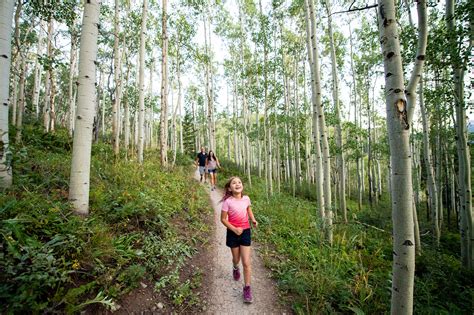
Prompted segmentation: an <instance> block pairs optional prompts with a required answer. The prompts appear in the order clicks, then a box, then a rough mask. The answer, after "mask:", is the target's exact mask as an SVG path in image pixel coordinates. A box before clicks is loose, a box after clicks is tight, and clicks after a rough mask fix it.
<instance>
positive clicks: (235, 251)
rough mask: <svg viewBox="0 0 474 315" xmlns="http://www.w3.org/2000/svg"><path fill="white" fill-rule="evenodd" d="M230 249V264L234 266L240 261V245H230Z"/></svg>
mask: <svg viewBox="0 0 474 315" xmlns="http://www.w3.org/2000/svg"><path fill="white" fill-rule="evenodd" d="M230 250H231V251H232V264H234V267H236V266H238V265H239V262H240V247H232V248H231V249H230Z"/></svg>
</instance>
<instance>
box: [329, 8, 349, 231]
mask: <svg viewBox="0 0 474 315" xmlns="http://www.w3.org/2000/svg"><path fill="white" fill-rule="evenodd" d="M326 12H327V15H328V32H329V46H330V49H331V70H332V86H333V88H332V98H333V102H334V110H335V113H336V118H337V125H336V145H337V147H338V149H339V152H338V154H337V169H338V171H339V210H340V212H341V213H342V216H343V220H344V222H345V223H347V205H346V171H345V166H344V164H345V162H344V153H343V148H342V127H341V124H342V117H341V111H340V108H339V80H338V78H337V64H336V49H335V47H334V36H333V31H332V17H331V2H330V0H326Z"/></svg>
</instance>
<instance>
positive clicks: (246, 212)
mask: <svg viewBox="0 0 474 315" xmlns="http://www.w3.org/2000/svg"><path fill="white" fill-rule="evenodd" d="M243 191H244V185H243V184H242V181H241V180H240V178H239V177H231V178H230V179H229V181H228V182H227V183H226V184H225V186H224V196H223V197H222V200H221V201H222V211H221V222H222V224H224V225H225V226H226V227H227V236H226V242H225V244H226V245H227V246H228V247H230V250H231V252H232V264H233V266H232V276H233V278H234V280H235V281H239V280H240V270H239V262H240V259H242V266H243V269H244V289H243V299H244V302H245V303H252V301H253V299H252V291H251V289H250V274H251V271H252V268H251V264H250V263H251V261H250V252H251V251H250V250H251V247H250V245H251V233H250V223H249V219H250V220H251V221H252V224H253V226H254V227H255V228H256V227H257V225H258V223H257V221H256V220H255V217H254V216H253V212H252V209H251V208H250V204H251V203H250V198H249V197H248V196H246V195H244V192H243Z"/></svg>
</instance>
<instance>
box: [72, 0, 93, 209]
mask: <svg viewBox="0 0 474 315" xmlns="http://www.w3.org/2000/svg"><path fill="white" fill-rule="evenodd" d="M99 12H100V2H99V1H97V0H89V1H87V2H86V3H84V16H83V20H82V33H81V42H80V45H81V46H80V47H81V49H80V53H79V77H78V87H77V89H78V92H77V116H76V124H75V125H76V130H75V132H74V140H73V149H72V162H71V178H70V184H69V201H71V203H72V204H73V207H74V211H75V212H76V213H77V214H82V215H87V214H89V185H90V161H91V146H92V128H93V120H94V116H95V110H96V106H95V105H96V100H97V98H96V87H95V83H96V58H97V35H98V30H99V28H98V25H99Z"/></svg>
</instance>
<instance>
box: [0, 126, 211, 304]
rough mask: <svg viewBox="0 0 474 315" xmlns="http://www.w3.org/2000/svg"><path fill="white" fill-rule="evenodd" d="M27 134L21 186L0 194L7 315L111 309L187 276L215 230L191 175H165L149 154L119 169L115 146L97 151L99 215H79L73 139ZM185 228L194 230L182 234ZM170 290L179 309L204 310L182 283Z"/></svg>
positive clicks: (94, 179)
mask: <svg viewBox="0 0 474 315" xmlns="http://www.w3.org/2000/svg"><path fill="white" fill-rule="evenodd" d="M24 137H25V141H26V143H28V145H27V146H25V147H22V148H19V149H16V150H14V160H13V161H14V163H15V168H14V171H15V173H14V179H15V180H14V182H15V185H14V187H12V189H10V190H9V191H7V192H6V193H5V194H2V195H0V205H2V206H1V207H0V236H1V237H0V270H2V273H1V274H0V304H1V305H2V306H4V308H3V309H4V311H5V312H7V313H23V312H25V311H26V312H33V313H39V312H46V313H51V312H58V311H63V310H64V311H66V312H69V313H74V312H78V311H80V310H81V309H83V308H84V307H87V306H88V305H90V304H97V303H99V304H102V305H104V306H106V307H108V308H111V309H113V308H114V307H115V304H114V302H113V299H116V298H119V297H120V296H121V295H122V294H124V293H126V292H129V291H130V290H132V289H133V288H135V287H137V285H138V284H139V282H140V281H141V280H142V279H144V278H148V279H149V280H151V281H152V280H154V279H159V278H161V277H167V276H169V275H171V274H173V275H174V274H177V275H178V276H179V275H180V271H181V268H182V267H183V265H184V264H185V262H186V260H187V259H189V258H190V257H192V255H193V254H194V253H195V252H196V250H195V248H194V246H195V245H196V244H198V243H200V242H203V241H204V237H203V236H201V235H202V234H203V233H204V232H207V228H206V226H205V225H204V224H203V223H202V222H203V221H202V218H203V216H205V215H207V213H206V211H203V210H202V209H208V207H206V205H205V203H206V202H207V200H206V199H205V198H204V197H202V196H204V194H202V192H200V191H198V190H196V187H194V186H195V185H193V181H191V180H189V178H188V174H189V170H188V169H186V168H183V167H181V168H175V169H173V171H172V172H169V173H166V172H163V171H161V170H160V169H159V168H157V167H156V165H159V161H158V158H159V156H158V155H156V154H155V155H153V154H151V153H148V155H149V156H147V159H146V162H145V163H144V165H143V166H141V167H140V166H138V164H137V163H136V162H124V161H121V162H117V163H115V164H114V162H113V154H112V152H111V149H110V146H108V145H104V144H98V145H94V146H93V150H92V152H93V158H92V165H91V192H90V213H91V214H90V215H89V216H88V217H86V218H80V217H78V216H76V215H73V214H72V209H71V208H70V206H69V203H68V201H67V196H68V177H69V170H70V157H69V156H70V151H71V147H70V145H71V141H70V139H69V138H68V137H67V132H66V131H63V130H58V131H57V132H56V133H55V134H43V132H42V131H41V130H40V129H37V128H34V127H32V126H28V125H27V126H25V130H24ZM182 161H183V163H185V162H184V161H185V158H182ZM187 161H189V159H188V160H187ZM188 165H189V162H188ZM171 221H173V223H171ZM179 222H183V223H184V224H186V228H185V229H177V228H176V227H175V225H176V224H178V223H179ZM178 231H179V232H178ZM182 233H189V234H191V235H193V237H187V236H185V235H183V236H182V235H181V234H182ZM190 281H191V280H190ZM189 283H191V282H189ZM188 286H189V285H188ZM164 292H165V295H166V294H168V295H169V298H170V300H173V301H174V300H176V303H177V304H180V305H189V304H190V303H191V304H192V303H194V304H195V303H196V296H195V295H194V293H192V291H189V292H188V291H187V289H186V288H185V287H181V286H180V285H179V284H178V283H176V284H173V286H172V289H170V288H169V287H166V290H164Z"/></svg>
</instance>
